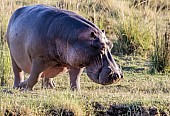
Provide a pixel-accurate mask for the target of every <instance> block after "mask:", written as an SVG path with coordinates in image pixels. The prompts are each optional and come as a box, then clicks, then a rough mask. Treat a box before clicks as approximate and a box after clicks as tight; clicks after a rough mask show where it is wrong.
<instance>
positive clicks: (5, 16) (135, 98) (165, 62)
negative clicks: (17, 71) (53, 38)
mask: <svg viewBox="0 0 170 116" xmlns="http://www.w3.org/2000/svg"><path fill="white" fill-rule="evenodd" d="M0 3H1V7H0V11H1V13H0V84H1V86H0V103H1V105H0V113H1V114H0V115H78V116H79V115H80V116H81V115H87V116H88V115H133V114H134V115H146V116H147V115H156V114H158V115H162V116H166V115H170V98H169V95H170V91H169V90H170V78H169V76H170V75H169V71H170V56H169V55H170V47H169V46H170V45H169V43H170V2H169V0H74V1H73V0H46V1H45V0H27V1H23V0H0ZM31 4H47V5H52V6H54V7H59V8H62V9H69V10H72V11H74V12H76V13H78V14H80V15H82V16H84V17H86V18H87V19H89V20H90V21H92V22H93V23H95V24H96V25H97V26H98V27H99V28H101V29H104V30H105V31H106V35H107V37H108V38H109V39H110V40H112V41H113V44H114V47H113V49H112V53H113V54H114V55H118V56H117V57H115V59H116V61H117V62H119V64H120V65H121V66H122V69H123V71H124V75H125V79H124V80H122V81H120V82H118V83H116V84H113V85H109V86H102V85H98V84H95V83H93V82H91V81H90V80H89V79H88V77H87V75H86V74H84V73H83V76H82V80H81V88H82V89H81V91H79V92H71V91H70V90H69V86H67V85H68V83H69V82H68V81H69V80H68V79H67V77H68V74H65V75H63V76H61V77H58V78H55V81H56V85H57V87H56V89H54V90H49V89H41V87H40V83H39V84H37V85H36V87H35V91H33V92H20V91H19V90H13V89H12V83H13V73H12V71H11V61H10V53H9V49H8V47H7V43H6V40H5V33H6V29H7V25H8V21H9V19H10V16H11V14H12V13H13V12H14V10H16V9H17V8H19V7H21V6H25V5H31ZM148 72H149V73H150V72H155V73H156V74H154V75H150V74H148ZM157 72H161V73H165V74H164V75H163V74H159V73H157Z"/></svg>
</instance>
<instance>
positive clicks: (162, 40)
mask: <svg viewBox="0 0 170 116" xmlns="http://www.w3.org/2000/svg"><path fill="white" fill-rule="evenodd" d="M169 28H170V24H168V25H167V28H166V31H165V33H164V35H162V36H160V35H159V33H158V32H156V40H155V44H154V52H153V54H152V55H151V66H150V71H151V73H156V72H163V73H165V72H170V30H169Z"/></svg>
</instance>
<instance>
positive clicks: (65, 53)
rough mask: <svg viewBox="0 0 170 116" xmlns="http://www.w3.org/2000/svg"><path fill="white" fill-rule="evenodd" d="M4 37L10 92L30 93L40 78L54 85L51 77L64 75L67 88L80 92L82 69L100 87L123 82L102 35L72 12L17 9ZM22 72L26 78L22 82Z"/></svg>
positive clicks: (38, 7) (35, 7) (47, 8)
mask: <svg viewBox="0 0 170 116" xmlns="http://www.w3.org/2000/svg"><path fill="white" fill-rule="evenodd" d="M6 38H7V43H8V46H9V50H10V55H11V61H12V67H13V72H14V88H24V89H26V90H32V89H33V87H34V85H35V84H36V83H37V82H38V81H39V79H40V78H43V77H44V78H45V79H46V82H47V85H50V86H51V87H53V86H54V83H53V81H52V80H51V79H52V78H53V77H55V76H56V75H58V74H61V73H64V72H68V73H69V77H70V86H71V89H72V90H75V89H80V75H81V73H82V71H83V69H86V73H87V76H88V77H89V78H90V79H91V80H92V81H94V82H95V83H98V84H102V85H108V84H112V83H115V82H117V81H118V80H120V79H121V78H123V73H122V71H121V69H120V68H119V66H118V64H116V62H115V60H114V59H113V57H112V55H111V48H112V43H111V41H110V40H108V39H107V38H106V35H105V32H104V31H103V30H100V29H99V28H98V27H97V26H96V25H95V24H93V23H92V22H90V21H89V20H87V19H86V18H84V17H82V16H80V15H78V14H76V13H74V12H71V11H68V10H63V9H58V8H55V7H52V6H47V5H41V4H40V5H30V6H24V7H21V8H19V9H17V10H16V11H15V12H14V13H13V15H12V16H11V18H10V21H9V25H8V28H7V34H6ZM24 73H28V74H30V75H29V77H28V78H27V79H25V80H24Z"/></svg>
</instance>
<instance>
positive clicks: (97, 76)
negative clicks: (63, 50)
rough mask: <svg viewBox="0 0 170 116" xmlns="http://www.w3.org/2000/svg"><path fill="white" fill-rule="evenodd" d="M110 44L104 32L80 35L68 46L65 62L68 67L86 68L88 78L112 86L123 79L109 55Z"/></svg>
mask: <svg viewBox="0 0 170 116" xmlns="http://www.w3.org/2000/svg"><path fill="white" fill-rule="evenodd" d="M111 48H112V43H111V42H110V41H109V40H108V39H107V38H106V36H105V33H104V31H99V32H95V31H91V32H90V31H88V32H86V33H83V34H80V36H79V37H78V41H76V42H73V43H72V44H71V46H69V52H68V54H67V61H68V62H69V64H70V65H72V66H74V67H77V68H81V67H86V72H87V75H88V77H89V78H90V79H91V80H92V81H94V82H96V83H99V84H102V85H108V84H112V83H114V82H116V81H118V80H120V79H121V78H123V74H122V71H121V70H120V68H119V66H118V65H117V64H116V62H115V60H114V59H113V58H112V55H111V52H110V51H111Z"/></svg>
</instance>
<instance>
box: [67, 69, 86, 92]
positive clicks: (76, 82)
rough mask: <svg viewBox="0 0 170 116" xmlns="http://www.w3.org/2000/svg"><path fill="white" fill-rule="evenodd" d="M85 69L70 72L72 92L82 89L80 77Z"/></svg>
mask: <svg viewBox="0 0 170 116" xmlns="http://www.w3.org/2000/svg"><path fill="white" fill-rule="evenodd" d="M83 69H84V68H73V67H71V68H70V70H69V75H70V86H71V90H79V89H80V75H81V73H82V71H83Z"/></svg>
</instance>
